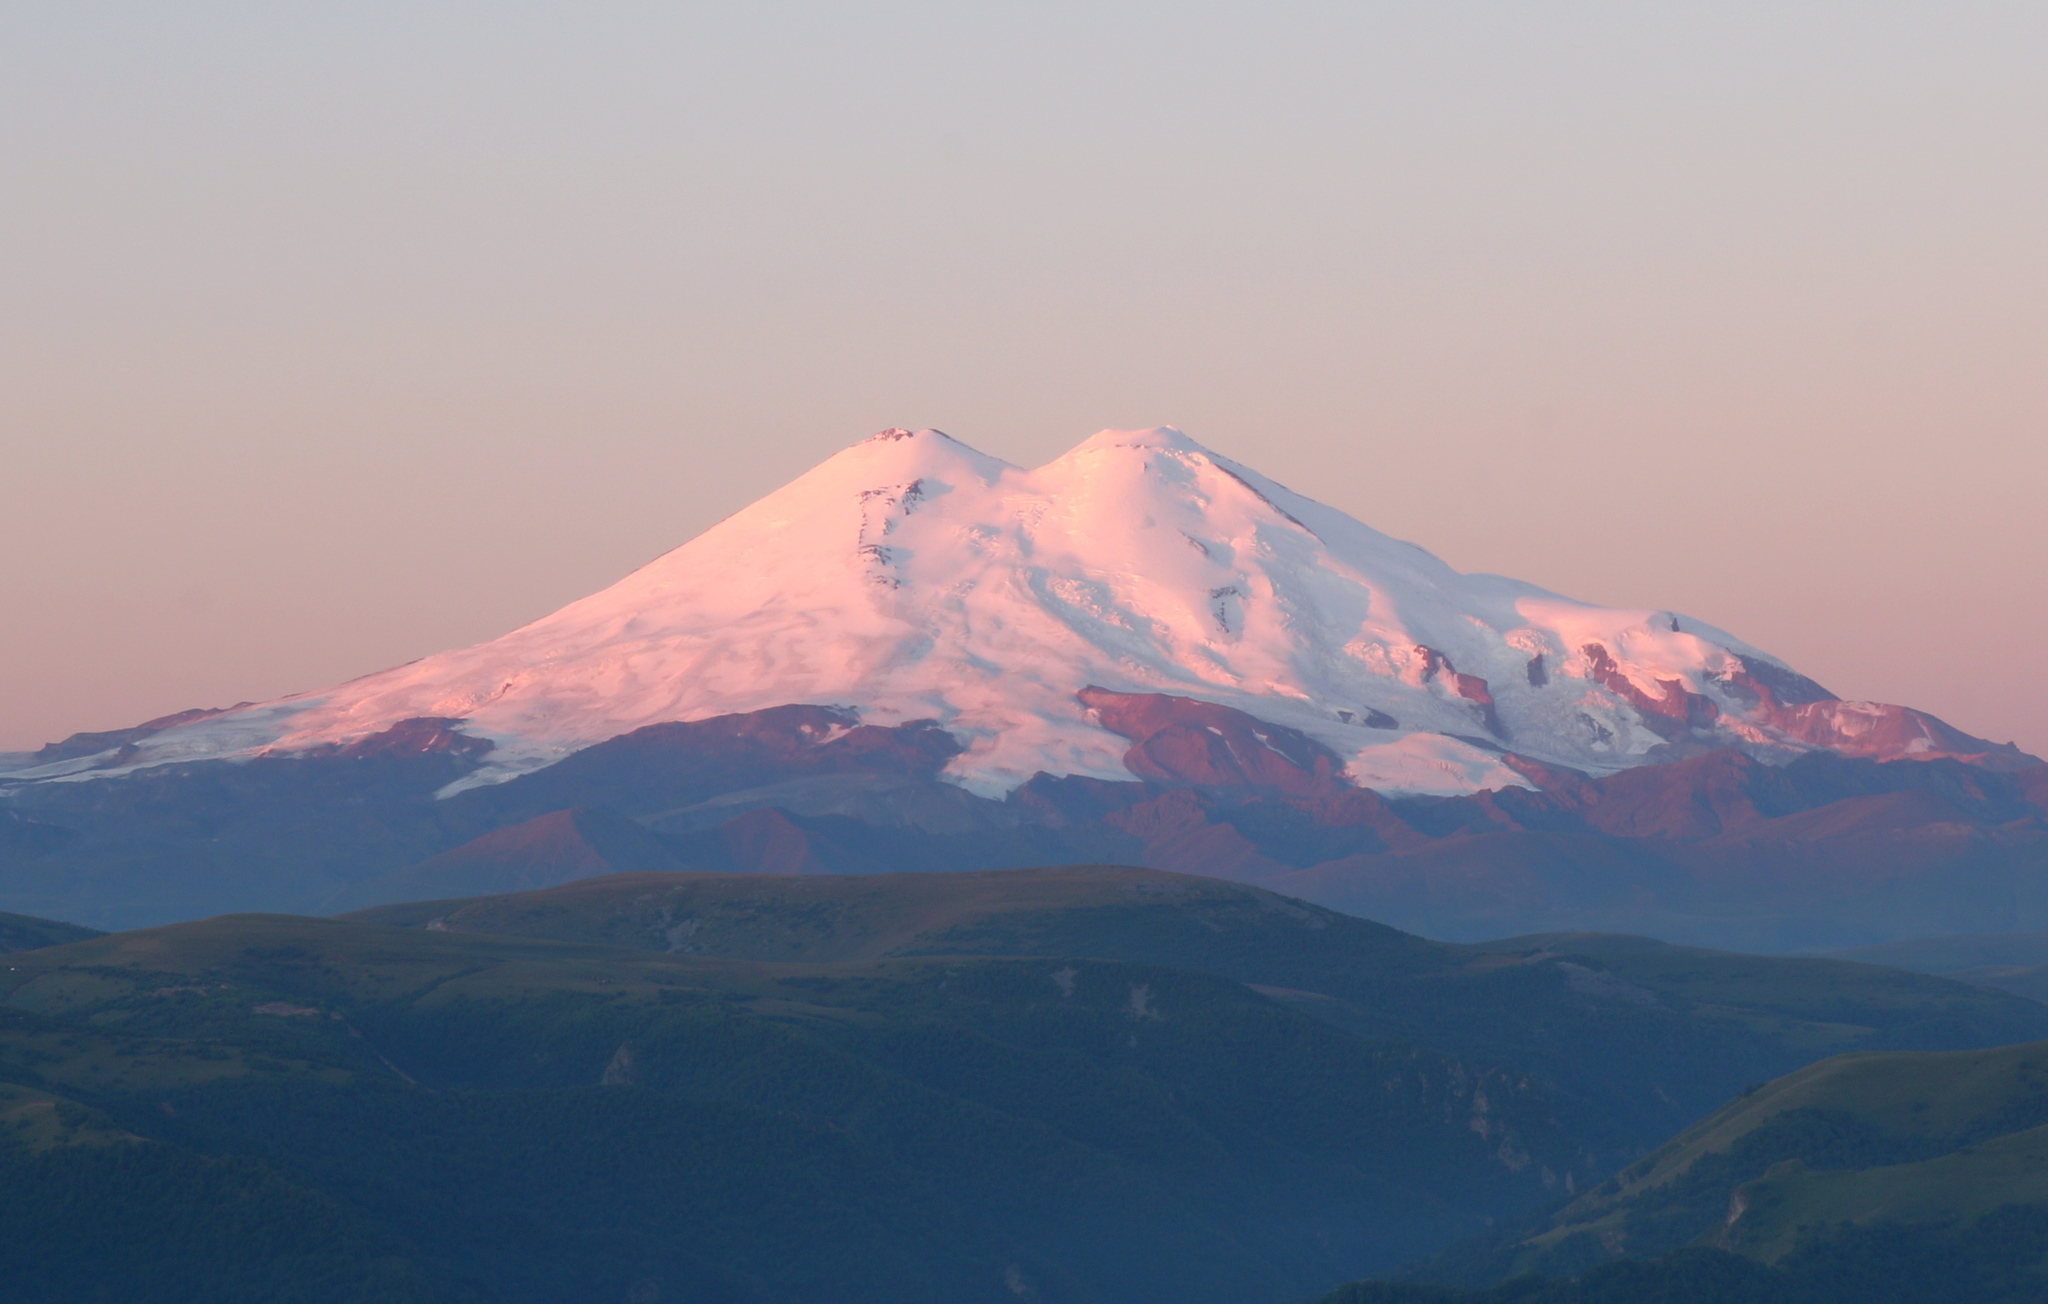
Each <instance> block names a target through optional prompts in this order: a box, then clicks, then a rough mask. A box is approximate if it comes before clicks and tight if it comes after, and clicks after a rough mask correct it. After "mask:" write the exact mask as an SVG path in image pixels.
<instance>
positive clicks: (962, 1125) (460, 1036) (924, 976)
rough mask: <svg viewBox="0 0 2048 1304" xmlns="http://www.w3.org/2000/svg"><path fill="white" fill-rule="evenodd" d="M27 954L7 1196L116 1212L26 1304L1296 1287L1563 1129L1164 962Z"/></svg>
mask: <svg viewBox="0 0 2048 1304" xmlns="http://www.w3.org/2000/svg"><path fill="white" fill-rule="evenodd" d="M10 959H12V960H13V961H14V963H13V964H12V965H9V966H6V967H4V968H0V996H4V999H5V1002H6V1006H7V1009H8V1011H9V1012H8V1013H7V1014H6V1015H5V1017H4V1019H0V1081H5V1082H8V1083H10V1084H13V1085H12V1086H10V1087H9V1088H8V1090H9V1091H11V1092H14V1093H16V1094H15V1095H12V1096H10V1097H9V1101H10V1102H11V1103H9V1104H7V1105H6V1106H5V1107H4V1108H5V1109H6V1110H7V1111H8V1113H9V1114H10V1115H15V1114H18V1115H20V1116H21V1117H22V1118H25V1119H28V1120H29V1122H28V1124H27V1126H24V1127H21V1128H18V1129H17V1132H16V1133H15V1134H14V1135H13V1136H12V1137H11V1138H6V1139H0V1188H5V1189H9V1190H14V1189H19V1190H23V1191H29V1192H32V1193H38V1194H37V1195H36V1198H37V1199H38V1200H42V1201H48V1202H55V1203H50V1204H46V1205H45V1206H43V1207H46V1208H54V1207H60V1206H61V1207H65V1208H70V1209H73V1210H76V1211H77V1216H78V1217H79V1219H81V1220H82V1221H83V1223H84V1224H86V1225H90V1226H96V1227H101V1228H103V1229H104V1228H106V1227H109V1226H113V1225H115V1224H117V1223H126V1222H132V1223H133V1224H134V1225H135V1226H136V1227H137V1228H138V1229H139V1230H137V1231H136V1232H135V1233H134V1234H133V1235H132V1236H131V1235H127V1234H123V1235H122V1236H120V1237H116V1238H115V1240H116V1241H117V1242H118V1245H117V1248H116V1249H115V1250H114V1251H112V1252H110V1253H109V1254H107V1255H103V1256H97V1257H96V1256H93V1255H90V1254H86V1253H83V1252H81V1246H80V1242H79V1240H78V1238H77V1237H75V1236H70V1237H60V1238H58V1239H57V1240H56V1241H54V1242H51V1243H49V1244H45V1243H44V1241H43V1240H42V1239H40V1235H39V1233H37V1232H36V1229H37V1228H39V1227H40V1226H41V1225H42V1222H43V1221H44V1220H43V1219H38V1218H26V1219H22V1220H17V1221H14V1222H12V1223H8V1224H0V1226H5V1227H8V1228H10V1229H11V1234H10V1233H9V1232H5V1231H0V1265H7V1266H9V1268H10V1273H11V1274H13V1275H11V1276H10V1278H9V1280H10V1290H9V1292H8V1298H9V1299H10V1300H23V1301H30V1300H67V1301H68V1300H77V1299H93V1298H100V1297H105V1298H123V1299H127V1298H147V1299H164V1300H171V1299H179V1300H184V1299H191V1300H213V1299H236V1298H249V1299H257V1298H265V1297H266V1296H264V1295H263V1293H262V1288H261V1286H260V1283H262V1282H266V1281H267V1282H273V1283H274V1282H275V1281H276V1280H279V1279H282V1278H281V1274H289V1273H292V1272H302V1273H306V1274H309V1275H308V1277H307V1280H308V1281H309V1282H310V1283H311V1284H310V1285H309V1286H308V1287H307V1289H306V1291H305V1292H304V1293H303V1294H302V1295H301V1296H297V1297H303V1298H312V1299H326V1298H333V1299H356V1298H364V1299H369V1298H376V1299H383V1298H392V1299H398V1298H405V1299H419V1300H444V1299H445V1300H455V1299H469V1298H474V1299H480V1300H489V1301H506V1302H508V1304H509V1302H512V1301H536V1302H539V1301H569V1300H577V1301H580V1300H586V1299H619V1300H625V1299H683V1300H732V1301H770V1300H773V1301H805V1300H819V1301H825V1300H830V1301H856V1300H877V1301H880V1300H888V1301H892V1302H893V1301H915V1300H930V1301H934V1304H939V1302H942V1301H943V1302H946V1304H951V1302H953V1301H974V1300H990V1301H995V1300H1002V1301H1011V1300H1016V1299H1019V1298H1023V1299H1042V1300H1048V1301H1052V1300H1062V1301H1094V1300H1100V1301H1124V1300H1129V1301H1144V1300H1159V1301H1168V1300H1171V1301H1189V1300H1215V1301H1219V1304H1220V1302H1221V1301H1247V1300H1262V1299H1263V1300H1274V1301H1280V1300H1288V1299H1294V1298H1300V1297H1302V1296H1305V1295H1307V1294H1310V1293H1312V1292H1313V1291H1315V1290H1318V1289H1324V1288H1326V1287H1327V1286H1328V1284H1329V1283H1330V1282H1333V1281H1337V1280H1342V1279H1344V1278H1345V1277H1347V1276H1355V1275H1358V1273H1359V1272H1361V1271H1370V1270H1372V1269H1373V1268H1374V1267H1375V1266H1376V1265H1377V1266H1391V1265H1392V1264H1393V1263H1395V1262H1398V1261H1399V1260H1401V1259H1403V1258H1405V1257H1407V1256H1408V1255H1410V1254H1411V1253H1412V1252H1413V1249H1414V1247H1415V1246H1417V1245H1419V1244H1420V1245H1427V1244H1430V1243H1433V1242H1440V1241H1441V1240H1442V1239H1443V1238H1444V1237H1446V1236H1447V1235H1452V1234H1456V1232H1457V1231H1458V1230H1459V1229H1466V1230H1477V1228H1478V1227H1479V1226H1480V1225H1481V1223H1482V1221H1483V1220H1484V1219H1486V1218H1489V1217H1499V1216H1502V1215H1504V1214H1506V1213H1508V1212H1510V1211H1512V1210H1513V1209H1515V1208H1517V1207H1520V1206H1522V1205H1525V1204H1526V1203H1528V1202H1529V1201H1531V1200H1533V1199H1537V1198H1540V1196H1541V1194H1542V1192H1543V1190H1544V1187H1543V1185H1542V1180H1541V1172H1542V1171H1543V1170H1544V1169H1546V1168H1548V1169H1551V1170H1552V1171H1557V1170H1562V1169H1564V1168H1566V1167H1568V1166H1569V1165H1571V1164H1572V1163H1573V1162H1575V1160H1576V1157H1577V1152H1578V1149H1579V1146H1578V1142H1577V1141H1576V1140H1575V1138H1573V1137H1572V1136H1571V1135H1570V1134H1569V1132H1568V1131H1567V1129H1565V1128H1564V1127H1563V1126H1562V1125H1561V1124H1560V1123H1559V1122H1558V1118H1557V1115H1558V1110H1557V1108H1556V1104H1555V1102H1554V1101H1553V1100H1552V1099H1551V1098H1550V1097H1549V1096H1548V1095H1547V1094H1546V1093H1545V1092H1544V1091H1543V1090H1542V1089H1541V1088H1540V1087H1538V1086H1537V1085H1535V1084H1533V1083H1532V1082H1530V1081H1528V1079H1527V1077H1526V1075H1522V1074H1516V1073H1512V1072H1509V1071H1506V1070H1503V1069H1499V1068H1489V1067H1488V1066H1486V1065H1483V1064H1477V1063H1470V1062H1466V1061H1463V1060H1460V1059H1458V1058H1456V1057H1453V1056H1449V1055H1445V1054H1443V1053H1440V1052H1434V1051H1431V1050H1427V1049H1424V1048H1421V1047H1417V1046H1413V1045H1404V1044H1398V1043H1386V1042H1380V1043H1375V1042H1370V1041H1367V1040H1365V1039H1362V1038H1359V1037H1356V1036H1354V1035H1351V1034H1348V1033H1345V1032H1343V1031H1341V1030H1339V1029H1336V1028H1333V1027H1331V1026H1329V1025H1327V1024H1325V1023H1322V1022H1319V1021H1317V1020H1313V1019H1310V1018H1307V1017H1304V1016H1303V1015H1301V1014H1299V1013H1297V1012H1295V1011H1293V1010H1291V1009H1289V1008H1287V1007H1286V1006H1284V1005H1282V1004H1279V1003H1277V1002H1274V1001H1272V1000H1270V999H1268V998H1266V997H1264V996H1262V995H1260V994H1258V993H1256V992H1254V991H1252V990H1250V989H1248V988H1246V987H1244V986H1243V985H1241V984H1238V983H1235V982H1232V981H1229V980H1227V979H1223V978H1219V977H1214V976H1211V975H1205V974H1196V973H1189V972H1185V971H1180V970H1174V969H1168V968H1163V967H1159V966H1152V965H1143V964H1130V963H1117V962H1111V961H1098V960H1088V959H1033V958H961V957H944V958H937V957H934V958H910V959H895V960H882V961H858V962H847V963H840V964H769V963H763V962H759V961H747V960H723V959H716V958H706V957H701V956H686V955H676V954H664V953H656V952H651V951H630V950H623V949H618V948H607V947H600V946H591V945H584V944H573V943H561V942H551V941H544V940H534V939H523V938H506V937H487V936H476V935H466V934H459V933H448V932H438V931H436V932H429V931H425V930H406V929H397V928H390V927H383V926H377V925H371V924H364V923H355V922H342V921H330V920H316V919H304V918H297V917H291V916H230V917H225V918H221V919H214V920H206V921H201V922H199V923H194V924H188V925H176V926H172V927H168V928H160V929H151V930H145V931H141V932H134V933H123V934H115V935H111V936H107V937H103V938H98V939H94V940H90V941H86V942H80V943H75V944H72V945H69V946H65V947H59V948H54V949H49V950H43V951H37V952H31V953H25V954H23V955H20V956H15V957H10ZM57 1111H64V1117H65V1118H68V1119H73V1120H75V1121H74V1122H72V1123H70V1124H68V1125H65V1126H68V1127H69V1130H68V1131H66V1130H65V1126H60V1125H59V1124H57V1123H53V1122H50V1121H49V1120H51V1119H56V1118H58V1113H57ZM52 1138H56V1139H57V1140H59V1141H61V1142H62V1144H61V1145H58V1144H55V1143H54V1142H53V1140H52ZM53 1154H54V1155H57V1156H58V1158H59V1160H61V1165H60V1167H61V1171H58V1170H55V1169H52V1167H51V1165H52V1163H53V1162H56V1161H53V1160H52V1159H51V1156H52V1155H53ZM202 1177H203V1178H204V1179H205V1180H204V1181H201V1178H202ZM230 1178H232V1179H233V1180H232V1181H230V1180H229V1179H230ZM209 1182H210V1183H212V1185H210V1186H209V1185H207V1183H209ZM222 1183H226V1185H225V1186H222V1185H221V1184H222ZM216 1188H219V1189H216ZM24 1198H25V1197H24ZM24 1207H26V1206H24ZM265 1208H275V1209H276V1210H279V1211H290V1212H289V1216H287V1214H286V1213H285V1212H279V1213H277V1214H276V1215H275V1216H274V1217H273V1216H272V1215H269V1214H262V1210H263V1209H265ZM181 1209H183V1210H185V1212H184V1213H182V1214H181V1213H180V1210H181ZM259 1214H262V1216H259ZM266 1219H269V1221H266ZM280 1219H282V1220H283V1221H278V1220H280ZM309 1220H310V1221H309ZM273 1223H275V1225H273ZM329 1223H331V1224H332V1225H333V1226H334V1227H336V1228H337V1229H339V1230H337V1232H336V1234H335V1239H334V1240H333V1243H332V1245H333V1253H332V1255H330V1258H329V1260H327V1261H323V1263H324V1266H322V1264H313V1263H312V1262H311V1261H310V1260H308V1259H307V1258H306V1254H307V1253H309V1252H310V1251H308V1250H307V1249H306V1246H305V1244H302V1243H301V1242H303V1241H305V1240H306V1238H305V1237H304V1236H303V1235H301V1236H299V1239H298V1240H294V1239H293V1237H294V1235H297V1234H298V1233H301V1232H304V1230H305V1229H306V1228H307V1227H311V1226H325V1225H328V1224H329ZM237 1228H242V1229H243V1230H244V1231H246V1233H247V1239H246V1245H245V1250H246V1252H230V1251H229V1250H227V1249H224V1248H223V1246H222V1245H221V1244H219V1243H217V1242H220V1240H221V1238H222V1237H228V1238H229V1239H232V1236H233V1235H235V1234H239V1233H236V1231H235V1229H237ZM295 1229H296V1230H295ZM201 1233H204V1234H203V1235H202V1234H201ZM208 1236H211V1237H213V1238H214V1240H213V1241H208V1240H207V1239H206V1238H207V1237H208ZM313 1239H314V1241H315V1242H316V1243H317V1242H318V1238H317V1237H315V1238H313ZM152 1256H156V1257H161V1258H162V1259H163V1261H165V1262H172V1263H179V1264H183V1265H184V1266H183V1267H181V1268H180V1269H179V1273H180V1275H179V1276H178V1277H177V1278H175V1279H171V1280H163V1279H159V1277H157V1276H156V1275H153V1274H150V1273H148V1272H147V1271H146V1270H145V1269H144V1268H143V1267H142V1266H141V1265H143V1264H146V1263H147V1262H149V1261H150V1260H151V1259H152ZM309 1265H310V1266H309ZM380 1265H381V1266H380ZM124 1273H125V1274H126V1275H125V1276H124V1275H123V1274H124ZM378 1273H384V1274H386V1275H387V1276H389V1278H390V1281H391V1282H394V1283H397V1284H395V1285H390V1286H389V1292H390V1293H387V1294H377V1293H376V1291H375V1290H372V1285H374V1283H375V1282H377V1281H381V1280H383V1278H380V1277H378V1276H377V1275H376V1274H378ZM67 1274H69V1275H67ZM17 1281H19V1282H27V1283H36V1282H41V1283H44V1285H43V1286H41V1287H37V1288H34V1289H31V1288H30V1287H28V1286H23V1287H21V1288H20V1289H19V1290H17V1289H15V1288H14V1285H13V1283H15V1282H17ZM137 1281H146V1282H147V1283H151V1284H149V1290H154V1291H156V1292H157V1293H155V1294H150V1293H148V1291H147V1290H143V1291H141V1292H140V1293H137V1294H127V1293H124V1292H125V1291H127V1290H128V1289H129V1287H130V1286H132V1285H134V1283H135V1282H137ZM250 1282H256V1283H259V1284H258V1285H256V1286H251V1285H249V1284H248V1283H250ZM123 1283H126V1284H125V1285H124V1284H123ZM384 1289H385V1287H383V1286H378V1287H376V1290H384ZM238 1291H239V1292H241V1293H240V1294H237V1292H238ZM181 1292H182V1293H181ZM405 1292H410V1293H405ZM268 1297H269V1298H276V1297H277V1296H274V1295H273V1296H268Z"/></svg>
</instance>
